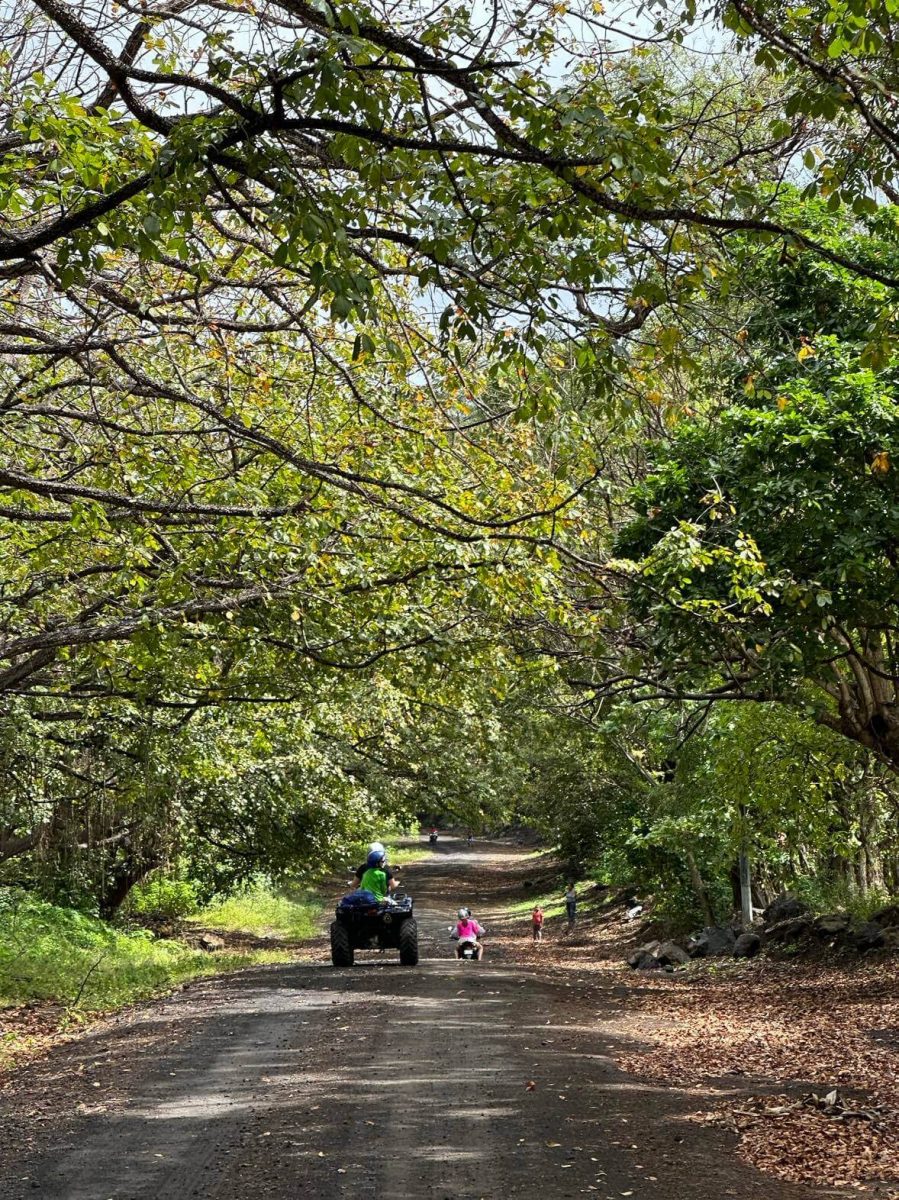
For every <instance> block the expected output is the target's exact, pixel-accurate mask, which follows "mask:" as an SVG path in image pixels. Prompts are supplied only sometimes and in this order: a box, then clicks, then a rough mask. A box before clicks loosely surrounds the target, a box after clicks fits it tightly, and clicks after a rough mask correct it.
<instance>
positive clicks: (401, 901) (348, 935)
mask: <svg viewBox="0 0 899 1200" xmlns="http://www.w3.org/2000/svg"><path fill="white" fill-rule="evenodd" d="M412 908H413V900H412V897H411V896H408V895H406V893H405V892H395V893H394V894H393V895H392V896H390V897H389V898H388V899H387V900H381V901H378V900H375V899H374V897H371V899H369V900H366V899H365V897H364V895H363V896H360V894H359V893H358V892H354V893H353V894H352V895H349V896H344V897H343V899H342V900H341V901H340V902H339V904H338V905H337V910H336V912H335V916H334V920H333V921H332V922H331V962H332V963H333V964H334V966H335V967H351V966H352V965H353V961H354V956H355V953H356V951H357V950H399V952H400V962H401V963H402V965H403V966H404V967H415V966H417V965H418V925H417V923H416V920H415V917H414V916H413V912H412Z"/></svg>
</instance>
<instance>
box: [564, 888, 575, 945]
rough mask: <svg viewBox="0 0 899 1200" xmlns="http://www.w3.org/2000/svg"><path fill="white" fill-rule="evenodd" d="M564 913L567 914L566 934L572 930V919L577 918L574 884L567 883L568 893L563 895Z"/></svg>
mask: <svg viewBox="0 0 899 1200" xmlns="http://www.w3.org/2000/svg"><path fill="white" fill-rule="evenodd" d="M565 911H566V913H567V914H568V932H569V933H570V932H571V930H572V929H574V919H575V917H576V916H577V892H576V891H575V890H574V884H573V883H569V885H568V891H567V892H566V893H565Z"/></svg>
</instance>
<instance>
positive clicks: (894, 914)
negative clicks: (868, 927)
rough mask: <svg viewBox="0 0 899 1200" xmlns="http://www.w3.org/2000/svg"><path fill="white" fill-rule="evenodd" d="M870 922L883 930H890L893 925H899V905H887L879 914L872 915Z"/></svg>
mask: <svg viewBox="0 0 899 1200" xmlns="http://www.w3.org/2000/svg"><path fill="white" fill-rule="evenodd" d="M871 920H872V921H876V922H877V924H878V925H883V927H884V928H885V929H892V928H893V926H894V925H899V904H888V905H887V906H886V908H882V909H881V910H880V912H876V913H874V915H873V916H872V918H871Z"/></svg>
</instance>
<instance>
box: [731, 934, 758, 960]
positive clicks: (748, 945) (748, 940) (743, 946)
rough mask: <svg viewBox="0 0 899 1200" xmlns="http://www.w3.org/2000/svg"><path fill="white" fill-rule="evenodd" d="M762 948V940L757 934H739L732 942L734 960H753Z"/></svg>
mask: <svg viewBox="0 0 899 1200" xmlns="http://www.w3.org/2000/svg"><path fill="white" fill-rule="evenodd" d="M761 948H762V939H761V938H760V937H759V935H758V934H757V933H741V934H740V936H739V937H738V938H737V940H736V941H735V942H734V958H755V956H756V955H757V954H758V952H759V950H761Z"/></svg>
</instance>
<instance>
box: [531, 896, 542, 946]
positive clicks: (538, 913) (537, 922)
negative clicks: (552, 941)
mask: <svg viewBox="0 0 899 1200" xmlns="http://www.w3.org/2000/svg"><path fill="white" fill-rule="evenodd" d="M531 928H532V929H533V932H534V941H535V942H542V941H543V909H542V908H541V907H540V905H539V904H535V905H534V911H533V912H532V913H531Z"/></svg>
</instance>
